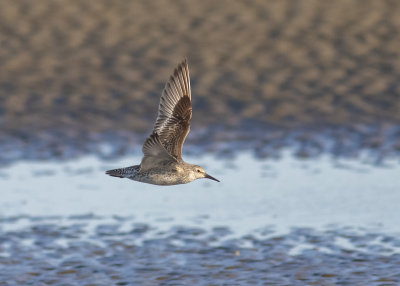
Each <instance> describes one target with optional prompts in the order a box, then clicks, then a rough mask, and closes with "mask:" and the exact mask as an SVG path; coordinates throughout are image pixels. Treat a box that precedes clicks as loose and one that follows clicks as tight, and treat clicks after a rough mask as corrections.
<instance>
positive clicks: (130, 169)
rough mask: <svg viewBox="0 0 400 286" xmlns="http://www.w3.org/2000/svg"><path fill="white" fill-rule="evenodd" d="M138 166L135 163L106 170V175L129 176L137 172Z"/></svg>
mask: <svg viewBox="0 0 400 286" xmlns="http://www.w3.org/2000/svg"><path fill="white" fill-rule="evenodd" d="M139 169H140V166H139V165H135V166H131V167H126V168H120V169H114V170H108V171H106V174H107V175H110V176H113V177H118V178H129V177H132V176H134V175H136V174H137V173H138V172H139Z"/></svg>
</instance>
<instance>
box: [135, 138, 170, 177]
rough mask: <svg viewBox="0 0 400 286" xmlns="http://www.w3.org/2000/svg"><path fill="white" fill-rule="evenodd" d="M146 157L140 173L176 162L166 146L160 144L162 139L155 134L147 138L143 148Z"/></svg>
mask: <svg viewBox="0 0 400 286" xmlns="http://www.w3.org/2000/svg"><path fill="white" fill-rule="evenodd" d="M142 151H143V154H144V157H143V159H142V162H141V164H140V171H146V170H149V169H152V168H155V167H160V166H161V165H163V164H167V163H168V162H176V159H175V158H174V157H172V156H171V155H170V154H169V153H168V152H167V150H165V148H164V146H162V144H161V142H160V138H159V136H158V135H157V133H153V134H151V135H150V137H149V138H147V140H146V142H144V144H143V148H142Z"/></svg>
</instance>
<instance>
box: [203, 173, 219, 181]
mask: <svg viewBox="0 0 400 286" xmlns="http://www.w3.org/2000/svg"><path fill="white" fill-rule="evenodd" d="M205 178H207V179H210V180H214V181H217V182H219V180H217V179H216V178H214V177H212V176H210V175H209V174H206V176H205Z"/></svg>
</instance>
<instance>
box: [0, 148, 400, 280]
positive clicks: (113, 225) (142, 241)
mask: <svg viewBox="0 0 400 286" xmlns="http://www.w3.org/2000/svg"><path fill="white" fill-rule="evenodd" d="M283 154H284V155H283V156H282V158H280V159H279V160H257V159H255V158H254V157H253V156H251V155H250V154H247V153H243V154H241V155H239V156H237V157H236V158H235V159H231V160H226V159H225V160H221V159H216V158H214V157H213V156H205V157H201V158H200V157H189V158H187V161H189V162H196V163H199V164H201V165H203V166H205V168H206V170H207V171H208V172H209V173H210V174H212V175H213V176H215V177H217V178H218V179H220V180H221V183H216V182H213V181H207V180H198V181H196V182H194V183H191V184H187V185H180V186H172V187H158V186H152V185H146V184H140V183H137V182H133V181H130V180H126V179H116V178H112V177H108V176H106V175H105V174H104V171H105V170H107V169H109V168H113V167H121V166H125V165H130V164H131V163H134V162H139V160H140V158H139V157H138V156H137V157H135V156H134V157H132V158H126V159H124V160H120V161H101V160H99V159H97V158H95V157H86V158H82V159H79V160H75V161H67V162H62V163H60V162H43V163H32V162H20V163H16V164H14V165H12V166H11V167H10V168H7V169H2V170H1V171H0V217H1V224H0V227H1V229H0V264H1V265H2V267H0V277H1V278H0V279H2V282H5V281H7V282H8V283H10V284H9V285H52V284H53V285H54V284H55V285H90V283H92V284H94V285H114V284H115V285H137V284H140V285H142V284H146V285H147V284H148V285H159V284H171V285H174V284H180V283H181V284H185V285H188V284H204V285H210V284H221V283H227V281H231V282H232V284H235V283H237V284H264V283H265V284H268V285H270V284H277V285H297V284H298V285H304V284H310V283H315V284H318V285H331V284H332V285H335V284H340V285H365V284H368V285H381V284H382V285H397V284H398V283H399V281H400V272H399V271H398V265H399V263H400V240H399V239H398V238H397V237H398V234H400V226H399V224H398V218H399V217H400V209H399V208H398V202H399V201H400V200H399V199H400V193H399V191H398V190H399V186H400V178H399V176H398V174H399V165H398V162H395V161H390V160H388V161H386V164H385V165H382V166H378V167H377V166H374V165H372V164H370V163H369V162H364V163H363V162H362V160H361V159H360V160H358V161H355V160H343V159H332V158H331V157H328V156H321V157H320V158H319V159H316V160H301V159H298V158H294V157H292V156H291V155H290V154H289V152H283ZM396 265H397V266H396ZM369 269H374V270H373V271H370V270H369ZM10 281H13V282H10ZM329 283H331V284H329ZM360 283H361V284H360ZM229 284H231V283H229Z"/></svg>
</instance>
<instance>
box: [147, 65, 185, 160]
mask: <svg viewBox="0 0 400 286" xmlns="http://www.w3.org/2000/svg"><path fill="white" fill-rule="evenodd" d="M191 118H192V103H191V91H190V77H189V66H188V63H187V60H186V59H185V60H184V61H183V62H182V63H181V64H180V65H179V66H178V67H177V68H176V69H175V70H174V73H173V75H172V76H171V77H170V78H169V80H168V82H167V83H166V85H165V87H164V90H163V92H162V95H161V99H160V105H159V108H158V117H157V120H156V123H155V124H154V129H153V133H156V134H158V136H159V139H160V142H161V144H162V146H163V147H164V148H165V150H166V151H167V152H168V153H169V154H170V155H171V156H173V157H174V158H176V159H181V158H182V147H183V144H184V142H185V139H186V136H187V135H188V133H189V131H190V119H191Z"/></svg>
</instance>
